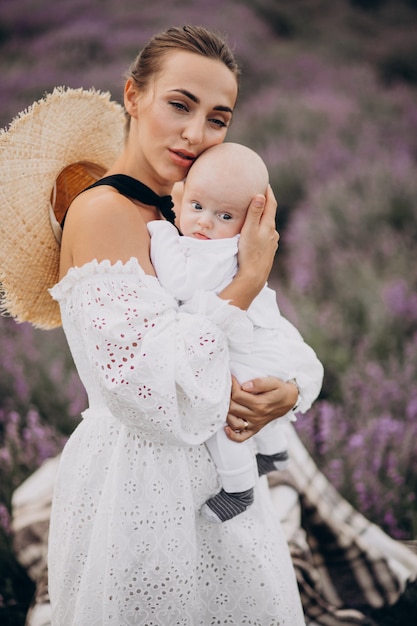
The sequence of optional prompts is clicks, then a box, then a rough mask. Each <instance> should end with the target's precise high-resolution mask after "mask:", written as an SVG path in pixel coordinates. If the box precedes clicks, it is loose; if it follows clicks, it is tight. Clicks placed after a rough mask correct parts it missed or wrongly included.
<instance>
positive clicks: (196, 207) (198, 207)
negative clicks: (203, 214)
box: [191, 202, 203, 211]
mask: <svg viewBox="0 0 417 626" xmlns="http://www.w3.org/2000/svg"><path fill="white" fill-rule="evenodd" d="M191 206H192V207H193V209H195V210H196V211H201V210H202V208H203V207H202V206H201V204H200V203H199V202H191Z"/></svg>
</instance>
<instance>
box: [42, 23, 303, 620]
mask: <svg viewBox="0 0 417 626" xmlns="http://www.w3.org/2000/svg"><path fill="white" fill-rule="evenodd" d="M237 92H238V69H237V66H236V63H235V61H234V58H233V56H232V54H231V53H230V51H229V49H228V48H227V47H226V46H225V44H224V43H223V42H222V40H220V39H219V38H218V37H217V36H215V35H213V34H211V33H209V32H207V31H205V30H204V29H202V28H194V27H184V28H182V29H169V30H168V31H167V32H166V33H162V34H160V35H158V36H156V37H155V38H153V39H152V40H151V42H150V43H149V44H148V46H147V47H145V49H144V50H143V51H142V53H141V54H140V55H139V57H138V58H137V60H136V62H135V63H134V65H133V66H132V68H131V73H130V75H129V77H128V78H127V81H126V85H125V91H124V105H125V109H126V113H127V116H128V125H127V137H126V142H125V146H124V149H123V150H122V152H121V154H120V156H119V157H118V158H117V159H116V161H115V162H114V164H113V165H112V166H111V167H110V169H109V171H108V172H107V176H112V177H113V178H111V179H108V178H106V179H102V180H101V181H100V184H99V185H98V186H93V187H92V188H90V189H88V190H86V191H85V192H84V193H82V194H80V195H79V196H78V197H77V198H76V199H75V201H74V202H73V203H72V205H71V207H70V209H69V210H68V213H67V215H66V220H65V227H64V230H63V238H62V246H61V265H60V282H59V283H58V284H57V285H56V286H55V287H54V288H53V289H52V290H51V292H52V295H53V297H54V298H55V299H56V300H57V301H58V302H59V304H60V308H61V315H62V322H63V327H64V330H65V333H66V335H67V339H68V342H69V345H70V348H71V351H72V353H73V357H74V360H75V364H76V366H77V369H78V371H79V374H80V376H81V379H82V380H83V383H84V385H85V387H86V389H87V392H88V395H89V409H88V410H87V411H86V412H85V413H84V416H83V417H84V420H83V422H82V423H81V424H80V425H79V427H78V428H77V429H76V431H75V432H74V433H73V435H72V437H71V438H70V440H69V442H68V443H67V445H66V447H65V449H64V452H63V455H62V459H61V462H60V469H59V474H58V479H57V484H56V490H55V499H54V504H53V512H52V519H51V529H50V547H49V586H50V596H51V603H52V611H53V618H52V623H53V624H56V625H59V626H68V625H70V624H71V625H72V624H73V625H77V626H78V625H80V624H89V625H91V626H93V625H96V626H99V625H100V626H101V625H103V624H112V625H114V626H119V625H120V624H143V625H144V624H146V625H147V626H151V625H161V626H162V625H163V626H167V625H170V624H172V625H174V624H184V625H185V624H187V625H189V626H196V625H197V624H201V625H203V624H204V625H205V626H207V625H208V624H225V623H231V624H258V625H259V626H261V625H262V626H266V625H268V626H273V625H276V626H278V625H281V626H282V625H287V626H299V625H301V624H304V618H303V615H302V609H301V604H300V599H299V595H298V591H297V587H296V582H295V576H294V572H293V569H292V565H291V562H290V557H289V553H288V548H287V546H286V543H285V539H284V537H283V536H282V534H281V532H280V530H279V529H278V530H277V528H276V523H275V522H274V519H273V516H272V514H271V504H270V501H269V499H268V495H267V485H266V484H264V483H263V482H261V483H260V484H259V485H258V486H257V495H256V499H255V505H254V507H252V508H251V510H250V512H247V513H244V514H242V515H241V516H239V517H238V518H236V519H234V520H231V521H230V522H227V523H225V524H222V525H219V526H217V525H213V524H210V522H207V521H206V520H204V519H203V518H202V517H201V516H200V515H199V513H198V511H199V509H200V507H201V505H202V503H203V502H204V501H205V500H206V499H207V498H208V497H209V496H210V495H211V494H213V493H215V492H216V491H217V489H218V485H217V481H216V471H215V468H214V466H213V464H212V463H211V461H210V458H209V456H208V453H207V451H206V448H205V446H204V441H205V440H206V439H207V438H208V437H209V436H210V435H211V434H213V433H214V432H215V431H216V429H217V428H218V427H219V425H221V424H222V422H223V421H224V418H225V415H226V414H227V413H228V410H229V402H230V388H231V383H230V375H229V370H228V349H227V343H228V341H239V340H240V339H239V338H240V337H241V336H242V333H245V332H246V331H247V330H248V329H247V326H246V324H247V320H246V315H245V313H244V312H242V311H245V310H246V309H247V307H248V306H249V305H250V303H251V302H252V300H253V298H254V297H255V296H256V295H257V294H258V293H259V291H260V290H261V288H262V286H263V285H264V283H265V280H266V279H267V277H268V274H269V271H270V269H271V265H272V262H273V257H274V253H275V252H276V247H277V241H278V235H277V233H276V232H275V227H274V214H275V208H276V204H275V200H274V198H273V195H272V192H269V196H268V198H267V202H266V203H265V198H263V197H262V196H257V197H256V198H254V199H253V201H252V203H251V206H250V207H249V211H248V217H247V219H246V222H245V225H244V227H243V230H242V235H241V240H240V246H239V264H240V266H239V271H238V274H237V276H236V277H235V279H234V280H233V281H232V282H231V283H230V284H229V285H228V286H227V287H226V288H225V289H224V290H223V291H222V292H221V293H220V294H219V297H216V296H213V295H212V294H208V293H204V292H200V294H197V295H196V297H195V298H194V300H193V301H192V305H191V307H192V309H191V310H192V314H191V313H182V312H181V311H178V307H177V305H176V302H175V301H174V300H173V299H172V298H171V297H170V296H169V295H168V294H167V293H166V292H165V291H164V290H163V289H162V287H161V286H160V285H159V283H158V281H157V278H156V277H155V273H154V270H153V267H152V265H151V261H150V258H149V237H148V233H147V227H146V224H147V222H148V221H150V220H155V219H161V212H160V209H158V208H157V205H158V206H160V207H161V210H162V211H163V212H164V214H165V215H167V216H168V217H170V209H169V200H167V199H166V196H168V195H169V194H170V193H171V190H172V188H173V185H174V183H175V182H177V181H180V180H182V179H183V178H184V177H185V175H186V173H187V171H188V168H189V167H190V165H191V163H192V162H193V160H194V159H195V158H197V157H198V156H199V154H201V153H202V152H203V151H204V150H205V149H207V148H208V147H210V146H212V145H215V144H218V143H221V142H222V141H223V140H224V138H225V135H226V132H227V128H228V126H229V125H230V122H231V119H232V115H233V110H234V106H235V102H236V98H237ZM126 177H128V178H126ZM132 178H133V179H135V180H132ZM135 181H136V182H135ZM137 181H140V182H141V183H142V184H143V185H146V186H147V187H148V188H149V189H144V188H143V186H142V185H140V184H138V183H137ZM125 184H127V187H123V186H120V185H125ZM118 189H119V191H118ZM152 192H154V193H153V194H152ZM155 194H157V196H160V197H164V198H165V199H162V200H161V199H160V198H158V197H157V196H155ZM301 391H302V390H301ZM297 397H298V390H297V387H296V385H295V384H294V383H293V382H283V381H278V380H277V379H264V380H256V381H254V382H253V383H252V384H251V385H248V387H247V388H246V389H240V388H239V387H238V385H237V384H236V383H234V384H233V399H232V402H231V403H230V410H229V415H228V423H229V427H228V428H227V430H228V433H229V435H230V437H231V438H233V439H235V440H237V441H242V440H245V439H247V438H249V437H250V436H251V435H253V434H254V433H255V432H257V431H258V430H259V429H260V428H261V427H262V426H263V425H264V424H266V423H268V421H270V420H271V419H272V418H273V417H276V416H277V415H282V414H284V413H286V412H287V411H288V410H289V409H291V408H292V406H294V405H295V404H296V401H297ZM246 423H248V426H247V428H245V425H246Z"/></svg>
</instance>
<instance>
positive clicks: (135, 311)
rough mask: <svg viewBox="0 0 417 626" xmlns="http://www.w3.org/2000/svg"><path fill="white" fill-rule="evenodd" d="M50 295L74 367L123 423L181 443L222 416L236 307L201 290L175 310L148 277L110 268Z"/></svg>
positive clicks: (208, 431) (240, 316)
mask: <svg viewBox="0 0 417 626" xmlns="http://www.w3.org/2000/svg"><path fill="white" fill-rule="evenodd" d="M64 280H65V279H64ZM52 295H53V296H54V297H56V299H58V300H59V301H60V304H61V312H62V318H63V323H64V327H67V328H68V329H69V330H68V332H67V329H66V332H67V337H68V341H69V344H70V347H71V349H72V352H73V355H74V360H75V361H76V364H77V367H78V365H79V361H80V360H81V361H82V360H83V359H85V360H86V363H84V364H83V363H81V364H80V367H79V369H82V368H84V371H85V368H86V367H87V368H88V370H89V371H90V372H93V376H94V377H95V379H96V382H95V386H97V385H98V387H99V389H100V391H101V394H102V396H103V400H104V402H105V404H106V405H107V406H108V407H109V408H110V410H111V412H112V413H113V415H114V416H115V417H116V418H117V419H119V420H120V421H121V422H123V423H124V424H125V425H126V426H127V427H128V428H129V429H131V430H132V431H140V432H141V433H145V435H147V436H149V437H152V438H153V439H154V440H157V441H161V440H165V441H169V442H171V443H173V444H177V445H189V444H199V443H202V442H204V441H205V440H206V439H207V438H208V437H209V436H211V435H212V434H213V433H214V432H215V431H216V430H217V429H218V428H219V427H220V426H221V425H222V424H223V423H224V420H225V418H226V415H227V411H228V407H229V401H230V384H231V377H230V370H229V350H228V335H230V336H231V337H234V340H235V341H236V340H237V337H236V330H235V327H239V326H240V323H241V322H245V323H246V321H245V320H246V315H245V314H244V313H243V312H242V311H240V310H239V309H238V308H236V307H234V306H231V305H229V304H227V303H226V302H225V301H223V300H221V299H219V298H218V297H217V296H215V295H213V294H206V296H205V297H204V298H202V297H197V298H196V300H195V303H194V304H193V302H191V303H189V306H188V310H187V311H181V310H179V307H178V305H177V303H176V301H175V300H174V299H173V298H172V297H170V296H169V294H167V292H166V291H165V290H163V289H162V288H161V287H160V285H159V284H158V282H157V280H156V279H155V278H153V277H149V276H146V275H144V276H141V275H140V274H137V273H136V274H134V273H124V272H122V273H120V274H118V273H116V272H114V271H112V272H110V273H98V274H96V275H93V276H89V275H87V276H85V277H84V278H83V279H81V280H75V281H73V284H72V285H69V284H68V285H67V289H66V293H65V290H61V292H60V291H59V290H58V291H56V292H55V293H54V290H52ZM68 318H69V319H68ZM71 329H72V330H71ZM80 342H81V343H80ZM71 344H72V345H71ZM77 344H78V345H77ZM77 355H78V358H77ZM80 355H81V357H80ZM77 361H78V362H77Z"/></svg>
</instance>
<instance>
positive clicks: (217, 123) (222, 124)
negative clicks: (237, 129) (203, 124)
mask: <svg viewBox="0 0 417 626" xmlns="http://www.w3.org/2000/svg"><path fill="white" fill-rule="evenodd" d="M210 122H211V123H212V124H214V126H218V127H219V128H227V126H228V124H226V122H224V121H223V120H219V119H217V118H212V119H211V120H210Z"/></svg>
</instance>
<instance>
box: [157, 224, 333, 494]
mask: <svg viewBox="0 0 417 626" xmlns="http://www.w3.org/2000/svg"><path fill="white" fill-rule="evenodd" d="M148 230H149V233H150V235H151V259H152V264H153V266H154V268H155V271H156V274H157V276H158V280H159V281H160V283H161V284H162V285H163V287H165V289H166V290H167V291H168V292H169V293H170V294H171V295H172V296H173V297H174V298H176V299H177V300H178V301H182V302H183V303H185V304H184V305H183V307H182V310H186V309H187V308H188V307H187V302H188V301H190V299H192V297H193V295H194V293H195V291H196V290H198V289H204V290H211V291H213V292H215V293H219V292H220V291H221V290H222V289H223V288H224V287H225V286H226V285H228V284H229V283H230V282H231V280H232V278H233V276H234V275H235V274H236V271H237V267H238V264H237V252H238V242H239V235H237V236H236V237H233V238H227V239H211V240H198V239H194V238H192V237H185V236H179V234H178V231H177V229H176V228H175V227H174V226H173V225H172V224H170V223H169V222H166V221H163V220H157V221H151V222H149V223H148ZM247 315H248V318H249V319H250V320H251V322H252V323H253V325H254V333H253V343H252V344H251V345H249V344H245V346H244V347H242V346H241V345H237V346H230V360H231V363H230V369H231V372H232V374H233V375H234V376H235V377H236V378H237V380H238V381H239V382H241V383H243V382H245V381H247V380H250V379H251V378H255V377H259V376H269V375H270V376H277V377H278V378H281V379H282V380H291V379H293V378H295V379H296V380H297V384H298V386H299V389H300V403H299V409H298V410H299V411H301V412H305V411H306V410H307V409H309V408H310V407H311V405H312V403H313V401H314V400H315V399H316V397H317V396H318V394H319V391H320V388H321V384H322V380H323V366H322V364H321V363H320V361H319V360H318V358H317V356H316V354H315V352H314V350H312V349H311V348H310V346H308V345H307V344H306V343H305V342H304V340H303V338H302V337H301V335H300V333H299V332H298V331H297V330H296V328H295V327H294V326H293V325H292V324H291V323H290V322H289V321H288V320H286V319H285V318H283V317H282V315H281V314H280V311H279V308H278V304H277V300H276V295H275V292H274V291H273V290H272V289H270V288H269V287H268V286H267V285H265V287H264V288H263V289H262V291H261V292H260V294H259V295H258V296H257V297H256V298H255V299H254V301H253V302H252V304H251V306H250V307H249V309H248V311H247ZM294 419H295V417H294V414H293V413H292V412H290V413H288V414H287V415H286V416H284V417H282V418H281V419H280V420H277V421H275V422H272V423H271V424H270V425H269V427H268V428H263V429H262V430H261V431H260V432H259V433H258V434H257V435H255V436H254V440H255V442H256V445H257V449H258V451H259V452H261V453H262V454H268V455H271V454H275V453H278V452H282V451H284V450H285V449H286V443H287V440H286V436H285V432H284V431H283V429H282V426H283V425H284V423H285V422H288V420H291V421H292V420H294ZM206 443H207V446H208V448H209V450H210V454H211V456H212V458H213V460H214V462H215V463H216V466H217V469H218V472H219V475H220V477H221V483H222V487H223V488H224V489H225V490H226V491H228V492H237V491H245V490H246V489H249V488H250V487H252V486H253V484H254V480H255V479H254V476H255V472H254V469H253V451H252V446H251V444H252V442H248V443H243V444H240V443H239V444H238V443H235V442H231V441H230V440H229V439H228V438H227V437H226V435H225V433H224V431H223V429H220V430H219V431H218V432H217V433H216V434H215V435H213V437H211V438H210V439H208V440H207V442H206ZM239 476H240V478H241V480H240V481H239Z"/></svg>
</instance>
